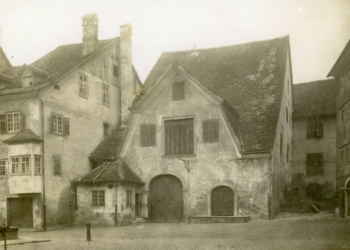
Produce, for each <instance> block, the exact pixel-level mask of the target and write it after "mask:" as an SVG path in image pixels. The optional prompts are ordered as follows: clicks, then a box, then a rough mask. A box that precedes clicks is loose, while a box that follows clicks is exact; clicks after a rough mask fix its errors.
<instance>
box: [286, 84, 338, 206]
mask: <svg viewBox="0 0 350 250" xmlns="http://www.w3.org/2000/svg"><path fill="white" fill-rule="evenodd" d="M335 96H336V82H335V80H334V79H327V80H319V81H313V82H307V83H300V84H295V85H293V100H294V101H293V104H294V110H293V136H292V139H293V143H292V156H293V157H292V173H293V174H292V189H293V193H294V195H296V196H299V197H300V198H301V199H311V200H313V201H316V202H318V204H319V205H320V206H321V208H322V209H331V207H332V206H333V205H334V204H333V203H334V194H335V186H336V102H335Z"/></svg>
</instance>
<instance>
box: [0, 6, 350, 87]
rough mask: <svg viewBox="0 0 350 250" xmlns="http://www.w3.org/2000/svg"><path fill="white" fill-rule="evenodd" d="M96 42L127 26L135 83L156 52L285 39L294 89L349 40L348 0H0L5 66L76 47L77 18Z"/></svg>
mask: <svg viewBox="0 0 350 250" xmlns="http://www.w3.org/2000/svg"><path fill="white" fill-rule="evenodd" d="M89 13H96V14H97V15H98V17H99V20H100V21H99V39H100V40H102V39H108V38H112V37H116V36H119V26H120V25H121V24H125V23H130V24H131V25H132V27H133V37H132V39H133V63H134V65H135V68H136V70H137V71H138V73H139V76H140V78H141V80H142V81H144V80H145V78H146V77H147V75H148V73H149V72H150V70H151V69H152V67H153V66H154V64H155V63H156V61H157V59H158V58H159V56H160V54H161V53H162V52H163V51H177V50H188V49H192V48H193V47H194V45H195V46H196V47H197V48H208V47H219V46H225V45H232V44H239V43H245V42H251V41H258V40H265V39H272V38H275V37H281V36H285V35H289V36H290V41H291V53H292V63H293V76H294V83H299V82H306V81H313V80H318V79H324V78H326V75H327V74H328V72H329V70H330V69H331V67H332V65H333V64H334V62H335V60H336V59H337V57H338V56H339V54H340V53H341V51H342V50H343V48H344V46H345V44H346V43H347V41H348V40H349V38H350V0H148V1H147V0H93V1H92V0H75V1H74V0H46V1H45V0H11V1H9V0H0V28H1V46H2V48H3V49H4V51H5V53H6V54H7V56H8V58H9V60H10V62H11V63H12V65H22V64H23V63H27V64H30V63H32V62H34V61H35V60H37V59H38V58H40V57H42V56H44V55H45V54H46V53H48V52H50V51H51V50H53V49H55V48H56V47H57V46H60V45H64V44H70V43H81V39H82V20H81V17H82V16H83V15H84V14H89Z"/></svg>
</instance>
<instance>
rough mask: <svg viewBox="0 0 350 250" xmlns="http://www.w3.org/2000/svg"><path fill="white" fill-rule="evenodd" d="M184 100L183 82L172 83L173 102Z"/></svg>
mask: <svg viewBox="0 0 350 250" xmlns="http://www.w3.org/2000/svg"><path fill="white" fill-rule="evenodd" d="M184 99H185V82H183V81H182V82H173V101H179V100H184Z"/></svg>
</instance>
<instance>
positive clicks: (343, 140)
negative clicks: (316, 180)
mask: <svg viewBox="0 0 350 250" xmlns="http://www.w3.org/2000/svg"><path fill="white" fill-rule="evenodd" d="M330 76H332V77H334V78H335V81H336V91H337V93H336V107H337V139H336V140H337V192H338V194H339V212H340V215H341V216H342V217H346V218H349V217H350V203H349V201H350V191H349V190H350V147H349V144H350V133H349V131H350V41H349V42H348V43H347V44H346V46H345V48H344V50H343V51H342V53H341V54H340V56H339V57H338V59H337V61H336V62H335V64H334V65H333V67H332V69H331V71H330V72H329V73H328V77H330Z"/></svg>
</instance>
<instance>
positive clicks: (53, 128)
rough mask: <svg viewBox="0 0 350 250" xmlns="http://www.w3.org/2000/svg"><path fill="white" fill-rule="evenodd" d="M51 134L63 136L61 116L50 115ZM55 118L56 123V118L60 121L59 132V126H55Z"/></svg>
mask: <svg viewBox="0 0 350 250" xmlns="http://www.w3.org/2000/svg"><path fill="white" fill-rule="evenodd" d="M51 115H52V133H53V134H57V135H63V134H64V121H63V116H62V115H58V114H55V113H52V114H51ZM55 117H57V122H58V121H59V119H58V118H60V119H61V132H60V131H59V124H58V123H57V124H56V125H55Z"/></svg>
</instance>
